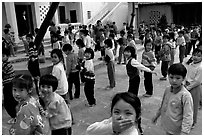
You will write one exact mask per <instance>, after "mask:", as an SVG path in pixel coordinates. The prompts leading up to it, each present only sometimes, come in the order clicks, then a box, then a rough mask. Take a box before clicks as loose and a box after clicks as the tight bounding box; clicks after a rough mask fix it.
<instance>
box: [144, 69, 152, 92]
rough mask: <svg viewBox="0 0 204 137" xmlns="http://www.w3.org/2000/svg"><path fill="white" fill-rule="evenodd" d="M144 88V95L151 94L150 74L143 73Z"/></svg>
mask: <svg viewBox="0 0 204 137" xmlns="http://www.w3.org/2000/svg"><path fill="white" fill-rule="evenodd" d="M144 86H145V90H146V94H148V95H152V94H153V83H152V73H150V72H144Z"/></svg>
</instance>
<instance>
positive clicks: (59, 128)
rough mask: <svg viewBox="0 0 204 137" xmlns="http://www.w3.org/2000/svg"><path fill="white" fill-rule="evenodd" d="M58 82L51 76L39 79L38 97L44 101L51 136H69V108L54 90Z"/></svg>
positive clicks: (70, 120)
mask: <svg viewBox="0 0 204 137" xmlns="http://www.w3.org/2000/svg"><path fill="white" fill-rule="evenodd" d="M57 87H58V80H57V78H56V77H54V76H52V75H44V76H42V77H41V78H40V88H39V91H40V97H41V98H42V100H43V101H44V104H45V109H46V112H47V118H48V119H49V122H50V128H51V130H52V135H71V134H72V128H71V124H72V116H71V111H70V109H69V106H68V105H67V104H66V102H65V100H64V99H63V98H62V97H61V96H60V95H59V94H57V93H55V90H56V89H57Z"/></svg>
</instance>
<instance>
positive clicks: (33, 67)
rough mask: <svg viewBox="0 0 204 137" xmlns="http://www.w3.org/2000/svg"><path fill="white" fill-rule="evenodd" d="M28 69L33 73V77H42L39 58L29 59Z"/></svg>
mask: <svg viewBox="0 0 204 137" xmlns="http://www.w3.org/2000/svg"><path fill="white" fill-rule="evenodd" d="M28 70H29V72H30V74H31V75H32V77H37V76H39V77H40V67H39V62H38V59H36V60H35V61H31V60H29V61H28Z"/></svg>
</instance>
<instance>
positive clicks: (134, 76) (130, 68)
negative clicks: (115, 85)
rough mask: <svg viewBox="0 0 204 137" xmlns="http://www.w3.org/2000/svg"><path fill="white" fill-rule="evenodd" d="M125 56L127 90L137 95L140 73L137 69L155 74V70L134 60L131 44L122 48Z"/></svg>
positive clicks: (134, 55)
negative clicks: (127, 78) (127, 77)
mask: <svg viewBox="0 0 204 137" xmlns="http://www.w3.org/2000/svg"><path fill="white" fill-rule="evenodd" d="M124 54H125V57H126V58H127V62H128V63H127V65H126V69H127V75H128V76H129V89H128V92H131V93H133V94H135V95H136V96H137V95H138V90H139V85H140V74H139V70H143V71H146V72H150V73H153V74H156V72H154V71H152V70H151V69H149V68H147V67H145V66H144V65H142V64H141V63H139V62H138V61H137V60H136V54H135V48H134V47H132V46H127V47H126V48H125V49H124Z"/></svg>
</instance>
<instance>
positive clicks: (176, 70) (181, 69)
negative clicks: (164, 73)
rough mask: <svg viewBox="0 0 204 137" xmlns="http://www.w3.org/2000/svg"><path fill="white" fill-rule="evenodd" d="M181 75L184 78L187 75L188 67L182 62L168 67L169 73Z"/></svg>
mask: <svg viewBox="0 0 204 137" xmlns="http://www.w3.org/2000/svg"><path fill="white" fill-rule="evenodd" d="M170 74H172V75H180V76H182V77H183V78H185V77H186V74H187V69H186V67H185V66H184V65H183V64H182V63H175V64H172V65H171V66H170V67H169V69H168V75H170Z"/></svg>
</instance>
